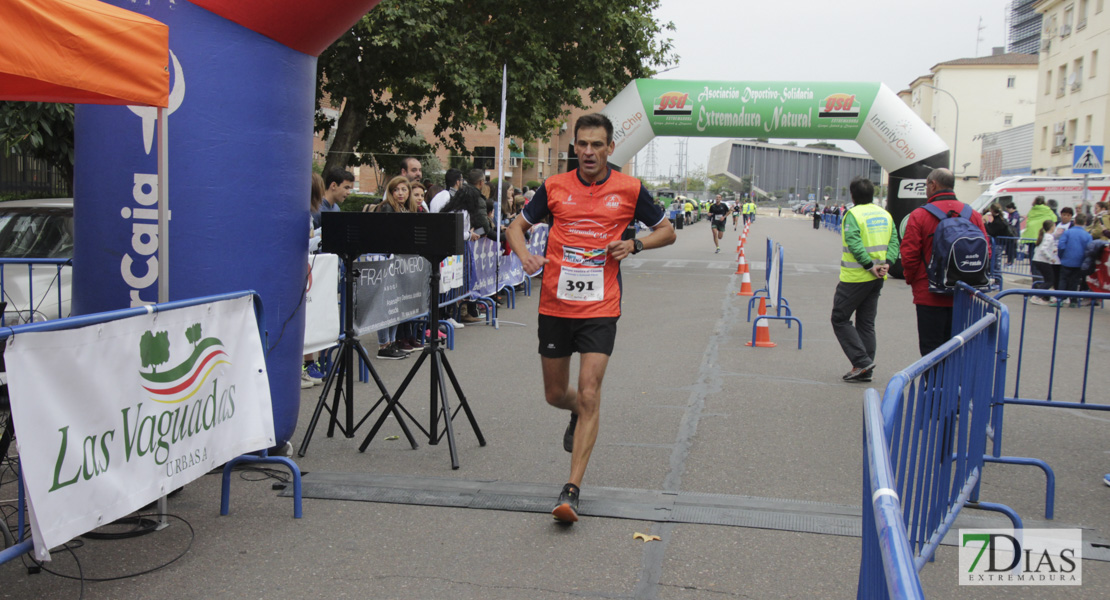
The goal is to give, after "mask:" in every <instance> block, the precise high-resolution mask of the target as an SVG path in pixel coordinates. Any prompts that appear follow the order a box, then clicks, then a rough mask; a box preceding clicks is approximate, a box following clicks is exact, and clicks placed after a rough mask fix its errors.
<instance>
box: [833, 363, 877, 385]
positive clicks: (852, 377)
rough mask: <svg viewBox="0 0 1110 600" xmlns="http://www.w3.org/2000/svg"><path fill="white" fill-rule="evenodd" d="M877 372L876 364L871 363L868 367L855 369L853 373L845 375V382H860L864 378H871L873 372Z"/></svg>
mask: <svg viewBox="0 0 1110 600" xmlns="http://www.w3.org/2000/svg"><path fill="white" fill-rule="evenodd" d="M874 370H875V363H871V364H869V365H867V366H866V367H854V368H853V369H852V370H851V371H848V372H847V373H845V374H844V377H842V378H841V379H843V380H844V381H860V379H862V378H863V377H868V378H870V377H871V372H872V371H874Z"/></svg>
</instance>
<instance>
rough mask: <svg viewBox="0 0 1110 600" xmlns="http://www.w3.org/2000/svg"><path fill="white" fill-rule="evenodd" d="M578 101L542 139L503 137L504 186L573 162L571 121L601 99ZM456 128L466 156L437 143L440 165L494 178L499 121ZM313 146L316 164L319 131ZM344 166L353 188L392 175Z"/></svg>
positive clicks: (321, 145) (333, 113)
mask: <svg viewBox="0 0 1110 600" xmlns="http://www.w3.org/2000/svg"><path fill="white" fill-rule="evenodd" d="M582 100H583V102H584V103H585V104H586V107H587V108H585V109H580V108H570V113H569V114H568V115H567V116H566V117H565V120H564V121H563V122H562V123H561V125H560V126H559V127H556V128H555V129H553V130H552V131H550V132H548V134H547V136H546V137H547V139H546V140H545V139H543V137H540V138H536V139H531V140H525V139H521V138H512V137H509V138H506V140H505V162H504V171H503V173H502V174H501V175H503V176H504V178H505V182H506V185H510V184H511V185H512V186H513V187H516V188H522V187H524V186H526V185H528V184H529V182H536V181H540V182H542V181H543V180H544V179H546V178H548V177H550V176H552V175H555V174H558V173H565V172H567V171H569V170H571V169H574V168H575V167H576V166H577V162H576V160H575V155H574V122H575V121H576V120H577V119H578V117H580V116H582V115H585V114H589V113H593V112H599V111H600V110H601V109H603V108H604V107H605V103H597V104H592V103H590V101H589V95H588V93H587V92H585V91H583V92H582ZM510 101H511V99H510ZM568 108H569V107H568ZM323 111H324V112H325V114H327V115H328V116H330V117H331V118H333V119H338V117H339V111H338V110H337V109H336V108H333V107H325V108H323ZM438 116H439V115H438V113H437V112H436V111H435V110H433V111H430V112H428V113H426V114H425V115H424V116H423V118H421V119H420V120H419V121H417V122H416V130H417V132H418V133H419V134H420V135H421V136H423V138H424V139H425V140H428V141H433V140H434V139H435V136H434V135H433V133H432V130H433V128H434V126H435V121H436V119H437V118H438ZM461 133H462V135H463V138H464V139H465V140H466V144H467V150H469V151H470V152H471V154H472V156H470V157H465V156H462V155H459V154H457V153H453V152H451V151H450V150H449V149H447V148H444V147H442V146H441V147H440V148H438V149H437V150H436V152H435V155H434V156H435V158H436V159H437V160H438V161H439V164H440V165H441V166H442V168H443V169H447V168H449V167H451V166H452V165H453V164H455V162H458V161H459V160H460V159H461V160H464V161H465V162H466V163H467V164H474V165H476V166H478V167H480V168H482V169H483V170H484V171H485V172H486V177H487V178H488V179H490V180H493V179H498V178H499V174H498V170H497V166H498V158H499V157H498V150H499V147H498V144H499V141H500V140H499V136H500V132H499V123H497V122H490V123H484V124H482V126H480V127H469V128H466V129H464V130H463V131H462V132H461ZM313 150H314V157H315V160H316V161H317V162H318V163H321V164H322V163H323V159H324V156H326V153H327V152H328V151H329V148H328V144H327V143H325V142H324V140H323V139H322V136H321V135H319V134H317V135H316V137H315V140H314V142H313ZM350 170H351V172H353V173H354V174H355V178H356V182H357V183H356V185H355V188H356V189H358V190H359V191H362V192H367V193H376V192H377V191H378V190H380V189H381V188H382V187H384V186H385V183H386V182H387V181H388V180H389V177H390V176H391V175H393V174H390V173H385V174H384V175H383V174H382V173H380V172H379V171H378V169H377V168H376V167H375V166H372V165H363V166H358V167H351V168H350ZM626 170H627V169H626ZM432 175H435V174H434V173H428V172H425V176H432ZM440 176H442V173H440Z"/></svg>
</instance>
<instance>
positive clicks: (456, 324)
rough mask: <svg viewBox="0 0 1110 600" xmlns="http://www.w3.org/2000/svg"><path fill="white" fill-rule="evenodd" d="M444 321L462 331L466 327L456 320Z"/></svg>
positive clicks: (447, 319)
mask: <svg viewBox="0 0 1110 600" xmlns="http://www.w3.org/2000/svg"><path fill="white" fill-rule="evenodd" d="M444 321H446V322H447V323H449V324H450V325H451V327H454V328H455V329H462V328H463V327H464V325H463V324H462V323H459V322H458V321H456V320H455V319H452V318H446V319H444Z"/></svg>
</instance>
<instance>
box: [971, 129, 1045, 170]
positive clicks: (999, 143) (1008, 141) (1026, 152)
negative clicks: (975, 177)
mask: <svg viewBox="0 0 1110 600" xmlns="http://www.w3.org/2000/svg"><path fill="white" fill-rule="evenodd" d="M1033 127H1034V125H1033V123H1026V124H1025V125H1018V126H1017V127H1013V128H1011V129H1005V130H1002V131H996V132H992V133H984V134H983V137H982V144H983V151H982V153H981V154H980V159H979V160H980V162H979V180H980V181H981V182H983V183H989V182H991V181H994V180H995V179H998V178H999V177H1009V176H1013V175H1030V174H1032V173H1033Z"/></svg>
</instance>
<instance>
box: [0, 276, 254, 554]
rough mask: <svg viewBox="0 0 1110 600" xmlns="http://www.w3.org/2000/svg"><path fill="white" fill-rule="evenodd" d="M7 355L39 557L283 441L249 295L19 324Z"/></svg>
mask: <svg viewBox="0 0 1110 600" xmlns="http://www.w3.org/2000/svg"><path fill="white" fill-rule="evenodd" d="M4 360H5V363H6V365H7V375H8V386H9V391H10V395H11V404H12V416H13V418H14V420H15V426H16V428H17V430H18V431H19V455H20V460H21V461H22V465H23V477H24V480H25V482H26V485H27V495H28V500H29V507H30V514H31V519H30V522H31V528H32V534H33V536H34V541H35V554H36V556H37V557H38V558H39V559H41V560H47V559H48V558H49V554H48V550H49V549H50V548H53V547H55V546H58V545H60V544H63V543H65V542H67V541H69V540H70V539H72V538H74V537H76V536H78V535H81V534H83V533H85V532H87V531H90V530H92V529H95V528H96V527H99V526H101V525H105V524H107V523H110V522H112V521H114V520H116V519H118V518H120V517H123V516H125V515H127V514H129V513H131V512H134V511H135V510H137V509H139V508H141V507H143V506H145V505H147V504H149V503H150V502H152V501H154V500H156V499H157V498H159V497H161V496H163V495H165V494H167V493H169V492H171V491H173V490H175V489H177V488H179V487H181V486H183V485H185V484H186V483H189V482H190V481H193V480H194V479H197V478H199V477H201V476H202V475H204V474H205V473H207V472H208V471H210V470H212V469H213V468H215V467H218V466H220V465H222V464H223V463H225V462H227V461H228V460H230V459H232V458H234V457H236V456H238V455H240V454H244V453H247V452H253V451H257V450H261V449H264V448H269V447H271V446H273V445H274V421H273V413H272V411H271V404H270V387H269V383H268V381H267V378H266V377H267V376H266V362H265V357H264V353H263V347H262V341H261V339H260V337H259V332H258V325H257V322H256V320H255V312H254V301H253V297H251V296H247V297H243V298H236V299H232V300H225V301H220V302H213V303H208V304H200V305H197V306H192V307H186V308H179V309H174V310H169V311H164V312H156V313H150V314H146V315H140V316H136V317H130V318H126V319H120V320H117V321H110V322H107V323H101V324H96V325H89V326H86V327H80V328H74V329H65V330H60V331H49V332H34V333H19V334H16V335H14V336H12V337H11V338H9V340H8V345H7V349H6V351H5V354H4Z"/></svg>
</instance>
